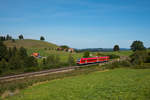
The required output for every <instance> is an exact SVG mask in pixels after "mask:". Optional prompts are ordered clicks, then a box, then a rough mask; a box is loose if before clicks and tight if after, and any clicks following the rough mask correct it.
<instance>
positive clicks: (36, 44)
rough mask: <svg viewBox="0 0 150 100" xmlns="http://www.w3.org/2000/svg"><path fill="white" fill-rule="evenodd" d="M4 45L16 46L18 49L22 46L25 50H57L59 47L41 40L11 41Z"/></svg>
mask: <svg viewBox="0 0 150 100" xmlns="http://www.w3.org/2000/svg"><path fill="white" fill-rule="evenodd" d="M4 44H5V45H7V46H8V47H14V46H16V47H17V48H19V47H21V46H23V47H24V48H57V47H58V46H57V45H55V44H53V43H49V42H45V41H41V40H32V39H24V40H15V42H12V41H11V40H9V41H5V42H4Z"/></svg>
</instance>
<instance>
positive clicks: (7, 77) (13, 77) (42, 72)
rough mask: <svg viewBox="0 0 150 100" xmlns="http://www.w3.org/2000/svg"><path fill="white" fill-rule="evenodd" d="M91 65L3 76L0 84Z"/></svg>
mask: <svg viewBox="0 0 150 100" xmlns="http://www.w3.org/2000/svg"><path fill="white" fill-rule="evenodd" d="M123 60H126V58H121V59H120V60H118V59H115V60H111V61H109V62H106V63H103V64H99V65H100V66H101V65H105V64H111V63H113V62H116V61H123ZM91 65H96V64H89V65H82V66H71V67H64V68H57V69H50V70H44V71H38V72H29V73H23V74H18V75H11V76H4V77H0V82H3V81H13V80H17V79H23V78H27V77H34V76H43V75H48V74H54V73H60V72H68V71H72V70H75V69H76V68H80V67H86V66H91Z"/></svg>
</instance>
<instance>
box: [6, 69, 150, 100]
mask: <svg viewBox="0 0 150 100" xmlns="http://www.w3.org/2000/svg"><path fill="white" fill-rule="evenodd" d="M149 73H150V69H127V68H119V69H114V70H105V71H96V72H92V73H89V74H85V75H79V76H73V77H68V78H64V79H57V80H53V81H48V82H44V83H42V84H35V85H33V86H32V87H29V88H26V89H24V90H21V91H20V93H19V94H16V95H15V96H12V97H8V98H6V99H5V100H149V99H150V74H149Z"/></svg>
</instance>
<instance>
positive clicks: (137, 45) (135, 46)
mask: <svg viewBox="0 0 150 100" xmlns="http://www.w3.org/2000/svg"><path fill="white" fill-rule="evenodd" d="M130 47H131V50H132V51H134V52H135V51H136V50H145V47H144V45H143V42H142V41H133V43H132V45H131V46H130Z"/></svg>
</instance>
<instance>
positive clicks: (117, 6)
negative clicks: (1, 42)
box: [0, 0, 150, 48]
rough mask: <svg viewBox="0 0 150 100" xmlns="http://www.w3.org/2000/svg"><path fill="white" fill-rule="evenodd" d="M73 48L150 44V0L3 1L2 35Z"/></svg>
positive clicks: (0, 6) (0, 12)
mask: <svg viewBox="0 0 150 100" xmlns="http://www.w3.org/2000/svg"><path fill="white" fill-rule="evenodd" d="M5 34H10V35H12V36H13V37H17V36H18V35H19V34H23V35H24V37H25V38H32V39H39V37H40V36H41V35H42V36H44V37H45V38H46V41H49V42H52V43H55V44H58V45H64V44H65V45H69V46H70V47H73V48H112V47H113V46H114V45H115V44H118V45H120V47H122V48H129V47H130V45H131V43H132V42H133V41H134V40H141V41H143V42H144V45H145V46H146V47H150V38H149V37H150V0H0V35H5Z"/></svg>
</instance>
